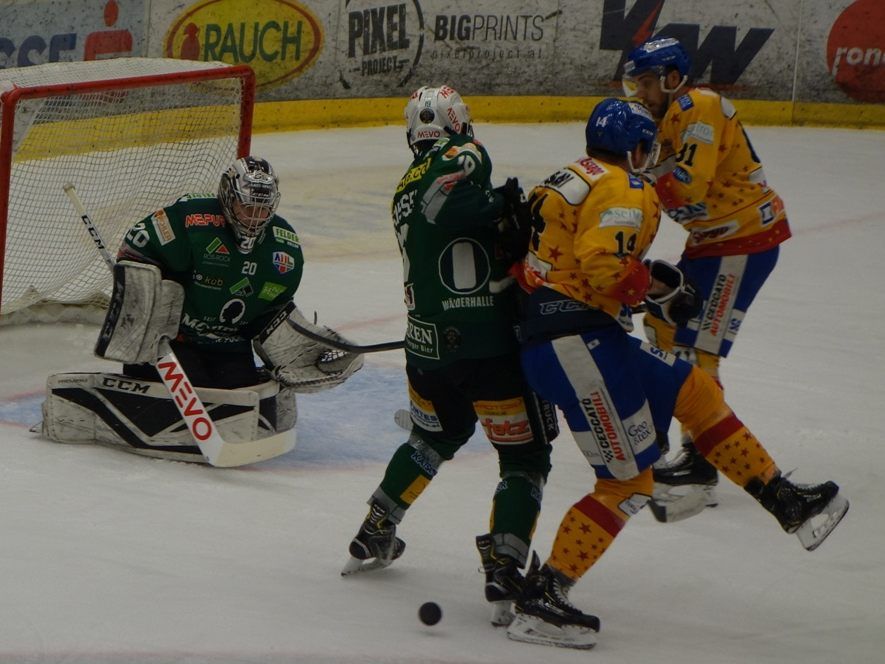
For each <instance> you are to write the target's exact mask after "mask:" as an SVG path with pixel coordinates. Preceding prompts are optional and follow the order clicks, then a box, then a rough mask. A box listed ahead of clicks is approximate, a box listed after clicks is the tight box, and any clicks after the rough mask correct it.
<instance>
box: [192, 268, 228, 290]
mask: <svg viewBox="0 0 885 664" xmlns="http://www.w3.org/2000/svg"><path fill="white" fill-rule="evenodd" d="M194 283H195V284H196V285H197V286H202V287H203V288H210V289H212V290H219V289H220V288H221V287H222V286H224V279H223V278H222V277H212V276H209V275H207V274H203V273H202V272H194Z"/></svg>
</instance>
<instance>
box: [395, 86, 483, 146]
mask: <svg viewBox="0 0 885 664" xmlns="http://www.w3.org/2000/svg"><path fill="white" fill-rule="evenodd" d="M405 116H406V127H407V128H406V139H407V140H408V142H409V147H410V148H412V152H414V153H415V155H419V154H421V152H423V149H422V145H421V144H425V145H426V144H428V143H425V141H428V142H429V143H434V142H436V141H438V140H439V139H440V138H445V137H446V136H452V135H454V134H463V135H465V136H470V137H471V138H472V137H473V127H472V125H471V124H470V123H471V120H470V111H469V110H468V109H467V105H466V104H465V103H464V101H463V100H462V99H461V95H459V94H458V92H457V91H456V90H454V89H453V88H450V87H448V86H447V85H444V86H442V87H439V88H431V87H428V86H424V87H422V88H418V89H417V90H415V92H413V93H412V96H411V97H409V102H408V104H406V110H405Z"/></svg>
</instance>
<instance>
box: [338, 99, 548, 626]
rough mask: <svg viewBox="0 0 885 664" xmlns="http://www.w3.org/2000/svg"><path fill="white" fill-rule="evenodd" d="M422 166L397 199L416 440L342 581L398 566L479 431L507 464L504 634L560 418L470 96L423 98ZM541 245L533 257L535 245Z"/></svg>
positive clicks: (501, 529) (493, 565)
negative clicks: (414, 528)
mask: <svg viewBox="0 0 885 664" xmlns="http://www.w3.org/2000/svg"><path fill="white" fill-rule="evenodd" d="M405 115H406V120H407V123H408V131H407V139H408V143H409V147H410V148H411V149H412V152H413V153H414V157H415V158H414V161H413V162H412V164H411V166H409V168H408V170H407V171H406V173H405V175H404V176H403V177H402V179H401V180H400V182H399V185H398V186H397V188H396V192H395V193H394V197H393V205H392V215H393V224H394V230H395V231H396V236H397V238H398V240H399V246H400V251H401V254H402V260H403V287H404V292H405V303H406V307H407V309H408V320H407V332H406V339H405V351H406V373H407V376H408V382H409V398H410V411H411V419H412V423H413V426H412V430H411V435H410V436H409V439H408V441H407V442H405V443H404V444H403V445H401V446H400V447H399V449H397V451H396V452H395V453H394V455H393V457H392V459H391V460H390V462H389V464H388V466H387V470H386V472H385V475H384V478H383V479H382V481H381V484H380V486H379V487H378V488H377V490H376V491H375V492H374V493H373V494H372V496H371V498H370V500H369V506H370V508H369V513H368V516H367V517H366V519H365V521H364V522H363V524H362V526H361V527H360V529H359V532H358V533H357V535H356V537H355V538H354V539H353V541H352V542H351V544H350V549H349V551H350V554H351V559H350V560H349V561H348V563H347V564H346V565H345V567H344V569H343V570H342V574H345V575H346V574H351V573H354V572H356V571H360V570H366V569H374V568H377V567H384V566H387V565H389V564H390V563H391V562H392V561H393V560H395V559H396V558H398V557H399V556H400V555H401V554H402V553H403V550H404V548H405V544H404V542H403V541H402V540H401V539H399V538H398V537H396V526H397V524H399V523H400V521H401V520H402V518H403V517H404V516H405V514H406V511H407V510H408V508H409V507H410V506H411V505H412V503H413V502H414V501H415V500H416V499H417V498H418V496H419V495H420V494H421V492H422V491H423V490H424V489H425V488H426V487H427V485H428V484H429V483H430V481H431V480H432V479H433V477H434V476H435V475H436V473H437V472H438V470H439V468H440V466H441V465H442V464H443V462H445V461H447V460H449V459H451V458H452V457H453V456H454V454H455V453H456V452H457V451H458V449H459V448H460V447H461V446H462V445H464V444H465V443H466V442H467V440H468V439H469V438H470V437H471V435H472V434H473V432H474V429H475V426H476V422H477V420H478V421H479V423H480V424H481V426H482V427H483V429H484V431H485V434H486V436H487V438H488V439H489V441H490V442H491V443H492V445H493V446H494V448H495V449H496V451H497V452H498V458H499V468H500V482H499V484H498V486H497V489H496V490H495V493H494V498H493V501H492V514H491V531H490V533H488V534H485V535H481V536H479V537H477V547H478V548H479V551H480V556H481V558H482V562H483V568H484V571H485V572H486V587H485V590H486V598H487V599H488V600H489V601H490V602H494V603H495V612H494V614H493V621H494V622H502V623H505V622H507V621H508V620H509V619H510V618H512V616H511V615H510V612H509V608H510V606H509V605H510V600H511V599H513V598H514V597H515V595H516V593H517V592H518V590H519V588H520V587H521V582H522V575H521V573H520V571H519V570H520V568H522V567H523V566H524V565H525V562H526V558H527V556H528V552H529V545H530V542H531V536H532V532H533V530H534V527H535V522H536V520H537V517H538V513H539V510H540V506H541V495H542V492H543V488H544V484H545V482H546V479H547V474H548V472H549V470H550V444H549V440H551V439H552V438H553V437H554V436H555V435H556V417H555V415H554V414H553V413H552V411H551V410H549V409H548V410H546V411H544V410H543V409H542V408H541V407H540V405H539V403H538V400H537V398H536V396H535V395H534V394H533V393H532V392H531V390H530V389H529V388H528V386H527V385H526V382H525V380H524V378H523V376H522V371H521V369H520V365H519V354H518V344H517V341H516V338H515V335H514V322H515V293H514V288H512V287H511V283H512V279H511V278H509V277H508V275H507V270H508V268H509V267H510V265H511V264H512V263H513V261H514V260H516V259H518V258H521V254H520V255H516V256H514V255H513V254H512V252H510V251H507V248H508V246H509V244H510V243H509V242H508V240H509V239H510V236H511V232H509V231H508V232H507V233H504V234H502V232H501V229H502V228H507V229H514V227H515V231H516V236H517V237H519V236H521V234H520V233H519V219H517V218H516V215H515V211H516V210H518V209H519V206H520V201H519V200H518V199H519V194H520V193H521V192H519V191H518V185H517V184H516V182H515V180H512V181H508V185H506V186H505V187H503V188H500V189H498V190H496V189H494V188H493V187H492V184H491V173H492V164H491V160H490V158H489V154H488V152H487V151H486V149H485V148H484V147H483V146H482V144H480V143H479V142H478V141H477V140H475V139H474V138H473V129H472V126H471V119H470V115H469V113H468V110H467V107H466V105H465V104H464V103H463V101H462V99H461V97H460V95H459V94H458V93H457V92H456V91H455V90H453V89H452V88H449V87H445V86H443V87H439V88H430V87H422V88H421V89H419V90H417V91H416V92H415V93H414V94H413V95H412V96H411V98H410V99H409V102H408V105H407V106H406V110H405ZM527 242H528V240H527V238H526V239H525V242H524V246H527Z"/></svg>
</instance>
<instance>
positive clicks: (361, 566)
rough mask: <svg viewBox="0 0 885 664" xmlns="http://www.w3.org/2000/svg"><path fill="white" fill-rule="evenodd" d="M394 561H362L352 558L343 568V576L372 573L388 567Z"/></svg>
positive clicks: (373, 559)
mask: <svg viewBox="0 0 885 664" xmlns="http://www.w3.org/2000/svg"><path fill="white" fill-rule="evenodd" d="M392 562H393V561H392V560H385V559H383V558H372V559H371V560H360V559H359V558H354V557H353V556H351V557H350V560H348V561H347V562H346V563H344V567H342V568H341V576H352V575H354V574H360V573H362V572H371V571H373V570H376V569H384V568H385V567H388V566H389V565H390V563H392Z"/></svg>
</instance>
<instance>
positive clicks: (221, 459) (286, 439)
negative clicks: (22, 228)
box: [64, 183, 295, 468]
mask: <svg viewBox="0 0 885 664" xmlns="http://www.w3.org/2000/svg"><path fill="white" fill-rule="evenodd" d="M64 192H65V194H66V195H67V197H68V199H69V200H70V201H71V205H73V207H74V210H76V212H77V214H78V215H79V216H80V219H81V220H82V221H83V224H84V225H85V226H86V229H87V230H88V231H89V235H91V236H92V240H93V242H95V246H96V247H97V248H98V251H99V253H100V254H101V257H102V258H103V259H104V261H105V263H107V266H108V268H109V269H110V270H112V271H113V269H114V259H113V258H111V255H110V253H109V252H108V250H107V248H106V247H105V244H104V241H103V240H102V238H101V234H100V233H99V232H98V229H97V228H96V227H95V223H93V221H92V218H91V217H90V216H89V213H88V212H87V211H86V207H85V206H84V205H83V201H81V200H80V196H79V195H78V194H77V190H76V189H75V188H74V185H73V184H71V183H67V184H65V185H64ZM158 350H159V352H160V353H161V354H162V356H161V357H160V359H159V360H157V361H156V362H155V366H156V368H157V373H158V374H159V375H160V379H161V380H162V381H163V384H164V385H165V386H166V389H167V390H169V394H170V395H171V396H172V401H173V402H174V403H175V407H176V408H177V409H178V412H179V413H180V414H181V417H182V419H183V420H184V422H185V424H186V425H187V428H188V431H190V433H191V436H192V437H193V439H194V442H195V443H196V444H197V446H198V447H199V448H200V452H201V453H202V454H203V456H204V457H206V460H207V461H208V462H209V463H210V464H211V465H213V466H217V467H220V468H230V467H234V466H243V465H245V464H249V463H255V462H257V461H263V460H265V459H272V458H273V457H276V456H279V455H281V454H285V453H286V452H289V451H290V450H291V449H292V448H293V447H294V446H295V436H294V435H293V434H292V432H290V431H282V432H280V433H277V434H274V435H273V436H268V437H266V438H258V439H256V440H249V441H244V442H241V443H230V442H227V441H225V440H224V439H223V438H222V437H221V434H220V433H219V432H218V427H217V426H216V425H215V422H213V421H212V418H211V417H210V416H209V412H208V411H207V410H206V406H205V405H203V402H202V400H201V399H200V397H199V396H198V395H197V392H196V390H195V389H194V387H193V385H191V382H190V380H189V379H188V377H187V373H185V371H184V368H183V367H182V366H181V362H179V360H178V358H177V357H176V356H175V352H174V351H173V350H172V348H171V346H170V345H169V340H168V339H165V338H164V339H161V341H160V345H159V347H158Z"/></svg>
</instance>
